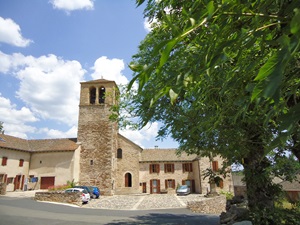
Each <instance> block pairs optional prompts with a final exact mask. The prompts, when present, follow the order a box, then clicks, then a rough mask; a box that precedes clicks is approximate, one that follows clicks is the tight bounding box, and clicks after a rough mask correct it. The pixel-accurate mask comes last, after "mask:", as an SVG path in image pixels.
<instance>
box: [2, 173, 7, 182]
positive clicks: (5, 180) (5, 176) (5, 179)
mask: <svg viewBox="0 0 300 225" xmlns="http://www.w3.org/2000/svg"><path fill="white" fill-rule="evenodd" d="M6 182H7V174H5V175H4V181H3V183H6Z"/></svg>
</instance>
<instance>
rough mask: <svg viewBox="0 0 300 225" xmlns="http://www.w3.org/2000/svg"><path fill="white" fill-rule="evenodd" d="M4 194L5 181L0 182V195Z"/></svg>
mask: <svg viewBox="0 0 300 225" xmlns="http://www.w3.org/2000/svg"><path fill="white" fill-rule="evenodd" d="M5 194H6V183H1V182H0V195H5Z"/></svg>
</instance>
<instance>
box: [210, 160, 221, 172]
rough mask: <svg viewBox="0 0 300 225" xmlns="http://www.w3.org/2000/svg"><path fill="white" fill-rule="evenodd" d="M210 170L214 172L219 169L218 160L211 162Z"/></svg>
mask: <svg viewBox="0 0 300 225" xmlns="http://www.w3.org/2000/svg"><path fill="white" fill-rule="evenodd" d="M212 170H213V171H214V172H217V171H218V170H219V165H218V161H213V162H212Z"/></svg>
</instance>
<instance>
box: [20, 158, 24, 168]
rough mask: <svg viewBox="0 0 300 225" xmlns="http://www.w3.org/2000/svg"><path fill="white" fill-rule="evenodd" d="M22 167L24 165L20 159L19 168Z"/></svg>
mask: <svg viewBox="0 0 300 225" xmlns="http://www.w3.org/2000/svg"><path fill="white" fill-rule="evenodd" d="M23 165H24V159H20V161H19V167H23Z"/></svg>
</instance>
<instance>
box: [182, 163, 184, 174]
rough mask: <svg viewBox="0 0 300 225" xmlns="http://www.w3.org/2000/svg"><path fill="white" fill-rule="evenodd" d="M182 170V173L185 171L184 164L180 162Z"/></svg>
mask: <svg viewBox="0 0 300 225" xmlns="http://www.w3.org/2000/svg"><path fill="white" fill-rule="evenodd" d="M182 172H183V173H184V172H185V164H184V163H182Z"/></svg>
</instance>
